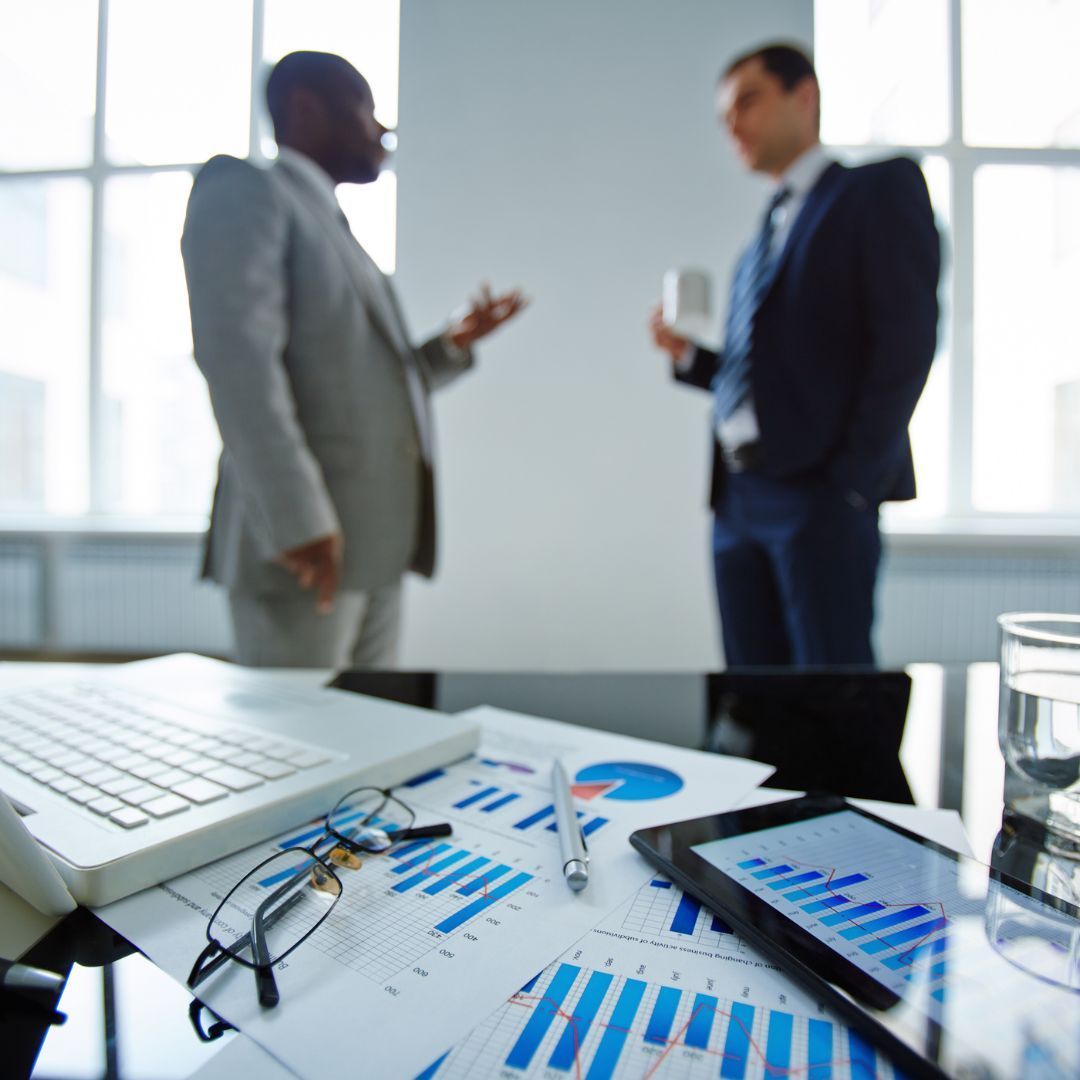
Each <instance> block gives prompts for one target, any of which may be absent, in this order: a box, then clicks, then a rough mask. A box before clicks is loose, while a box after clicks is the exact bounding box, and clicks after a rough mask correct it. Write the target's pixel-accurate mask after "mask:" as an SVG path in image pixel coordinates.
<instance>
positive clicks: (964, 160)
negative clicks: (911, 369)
mask: <svg viewBox="0 0 1080 1080" xmlns="http://www.w3.org/2000/svg"><path fill="white" fill-rule="evenodd" d="M961 8H962V0H949V145H948V147H947V149H946V155H947V158H948V160H949V162H950V165H951V168H950V169H949V175H950V183H951V185H952V191H951V193H950V202H951V204H952V251H951V252H950V255H951V258H950V264H951V273H952V311H951V313H950V314H951V318H950V319H949V333H950V341H949V355H950V365H949V394H948V397H949V421H950V422H949V449H948V483H947V487H946V495H945V507H946V513H947V514H948V515H949V516H957V517H968V516H970V515H971V513H972V511H973V507H972V499H971V482H972V474H973V467H972V455H973V452H974V433H975V415H974V414H975V408H974V406H975V355H974V330H973V328H974V318H975V289H974V284H975V283H974V258H975V205H974V175H975V164H974V160H973V158H972V156H971V154H970V153H969V152H968V150H967V148H966V147H965V146H964V97H963V94H964V67H963V64H964V60H963V35H962V32H961V31H962V26H961V19H962V11H961Z"/></svg>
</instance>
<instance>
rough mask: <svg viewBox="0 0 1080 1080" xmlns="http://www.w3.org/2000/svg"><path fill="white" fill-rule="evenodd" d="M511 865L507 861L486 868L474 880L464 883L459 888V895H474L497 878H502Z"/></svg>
mask: <svg viewBox="0 0 1080 1080" xmlns="http://www.w3.org/2000/svg"><path fill="white" fill-rule="evenodd" d="M509 869H510V867H509V866H507V865H506V863H499V865H498V866H493V867H492V868H491V869H490V870H485V871H484V872H483V873H482V874H481V875H480V876H479V877H477V878H476V879H475V880H474V881H470V882H469V884H468V885H462V886H461V888H460V889H458V896H472V894H473V893H474V892H479V891H480V890H481V889H484V888H486V887H487V886H488V885H490V884H491V883H492V882H493V881H494V880H495V879H496V878H501V877H502V876H503V874H505V873H506V871H507V870H509Z"/></svg>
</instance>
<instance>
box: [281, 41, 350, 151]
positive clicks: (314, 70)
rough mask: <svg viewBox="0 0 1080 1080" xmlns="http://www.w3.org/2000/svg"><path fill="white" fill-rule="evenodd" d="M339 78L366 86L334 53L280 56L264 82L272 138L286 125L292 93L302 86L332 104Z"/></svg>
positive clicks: (342, 58) (347, 62) (348, 64)
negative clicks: (343, 77) (352, 80)
mask: <svg viewBox="0 0 1080 1080" xmlns="http://www.w3.org/2000/svg"><path fill="white" fill-rule="evenodd" d="M342 76H345V77H346V78H349V79H359V80H360V82H362V83H364V85H365V86H366V85H367V83H366V82H365V80H364V77H363V76H362V75H361V74H360V72H359V71H357V70H356V68H354V67H353V66H352V64H350V63H349V61H348V60H346V59H345V58H344V57H342V56H338V55H337V54H336V53H325V52H292V53H289V54H288V55H287V56H283V57H282V58H281V59H280V60H279V61H278V62H277V63H276V64H275V65H274V67H273V70H272V71H271V72H270V74H269V76H268V77H267V80H266V107H267V109H269V111H270V119H271V120H272V121H273V124H274V132H275V134H281V131H282V129H283V127H284V125H285V116H286V112H287V110H288V105H289V97H290V95H291V94H292V92H293V90H295V89H296V88H297V87H300V86H303V87H306V88H307V89H309V90H314V91H315V92H316V93H317V94H318V95H319V96H320V97H321V98H322V99H323V100H324V101H331V100H333V98H334V97H336V96H337V94H338V93H340V90H341V81H340V80H341V78H342Z"/></svg>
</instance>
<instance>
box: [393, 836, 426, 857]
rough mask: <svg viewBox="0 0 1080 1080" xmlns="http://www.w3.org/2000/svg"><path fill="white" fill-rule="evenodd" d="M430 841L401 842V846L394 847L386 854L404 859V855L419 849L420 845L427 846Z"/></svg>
mask: <svg viewBox="0 0 1080 1080" xmlns="http://www.w3.org/2000/svg"><path fill="white" fill-rule="evenodd" d="M430 843H431V841H430V840H413V841H412V842H411V843H408V844H402V846H401V847H399V848H395V849H394V850H393V851H391V852H389V853H388V854H389V855H390V858H391V859H404V858H405V856H406V855H411V854H412V853H413V852H414V851H419V850H420V849H421V848H422V847H427V845H428V844H430Z"/></svg>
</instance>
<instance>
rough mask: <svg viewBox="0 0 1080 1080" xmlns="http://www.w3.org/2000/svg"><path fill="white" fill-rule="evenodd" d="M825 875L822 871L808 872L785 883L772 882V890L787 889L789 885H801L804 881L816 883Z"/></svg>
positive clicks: (788, 879) (770, 885)
mask: <svg viewBox="0 0 1080 1080" xmlns="http://www.w3.org/2000/svg"><path fill="white" fill-rule="evenodd" d="M824 876H825V875H824V874H823V873H822V872H821V871H820V870H808V871H807V872H806V873H805V874H796V875H795V877H789V878H785V879H784V880H783V881H770V882H769V888H770V889H786V888H787V887H788V886H789V885H801V884H802V883H803V882H804V881H814V880H816V879H817V878H819V877H824Z"/></svg>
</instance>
